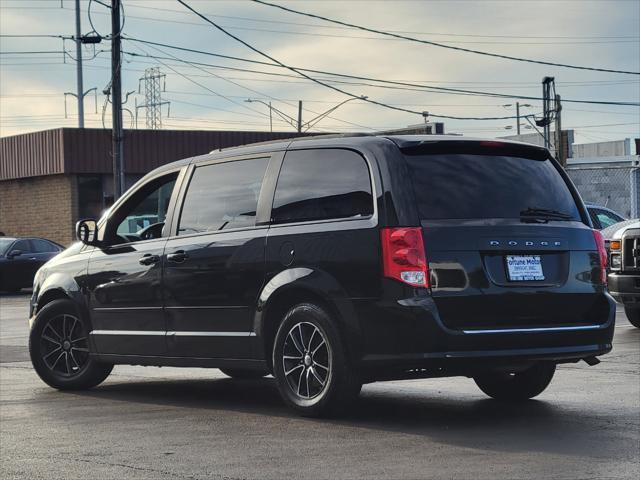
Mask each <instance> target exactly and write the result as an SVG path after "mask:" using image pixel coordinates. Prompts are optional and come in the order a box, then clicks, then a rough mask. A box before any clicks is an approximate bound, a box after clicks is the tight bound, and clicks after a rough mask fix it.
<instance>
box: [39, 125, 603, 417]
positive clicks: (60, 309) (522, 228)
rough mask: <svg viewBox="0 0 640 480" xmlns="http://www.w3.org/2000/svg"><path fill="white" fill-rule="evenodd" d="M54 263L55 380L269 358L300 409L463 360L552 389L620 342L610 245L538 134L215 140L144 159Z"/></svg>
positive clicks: (48, 338) (490, 385)
mask: <svg viewBox="0 0 640 480" xmlns="http://www.w3.org/2000/svg"><path fill="white" fill-rule="evenodd" d="M77 234H78V238H79V239H80V240H81V241H80V242H79V243H76V244H75V245H73V246H72V247H70V248H69V249H67V250H66V251H65V252H63V253H62V254H60V255H58V256H57V257H56V258H55V259H54V260H52V261H51V262H49V263H47V264H46V265H45V266H43V267H42V268H41V269H40V270H39V272H38V274H37V275H36V278H35V281H34V289H33V297H32V300H31V312H30V316H31V320H30V325H31V333H30V344H29V346H30V353H31V360H32V362H33V366H34V368H35V370H36V371H37V373H38V374H39V375H40V377H41V378H42V379H43V380H44V381H45V382H46V383H48V384H49V385H51V386H53V387H55V388H58V389H62V390H66V389H83V388H89V387H93V386H95V385H98V384H99V383H100V382H102V381H103V380H104V379H105V378H106V377H107V376H108V375H109V372H110V371H111V369H112V367H113V365H114V364H133V365H170V366H185V367H214V368H219V369H221V370H222V371H223V372H224V373H225V374H227V375H229V376H231V377H233V378H259V377H262V376H265V375H268V374H272V375H273V376H274V377H275V379H276V382H277V385H278V388H279V390H280V393H281V394H282V397H283V399H284V401H285V402H286V403H287V404H288V405H290V406H291V407H293V408H295V409H297V410H298V411H300V412H301V413H303V414H305V415H321V414H329V413H337V412H338V411H340V410H342V409H344V408H345V407H346V406H347V405H349V403H351V402H352V401H353V400H354V399H355V397H356V396H357V395H358V393H359V391H360V389H361V387H362V384H363V383H367V382H374V381H379V380H393V379H409V378H425V377H442V376H467V377H472V378H473V379H474V380H475V381H476V383H477V384H478V386H479V387H480V389H482V391H483V392H485V393H486V394H487V395H489V396H491V397H493V398H497V399H501V400H511V401H517V400H525V399H528V398H531V397H534V396H536V395H538V394H539V393H541V392H542V391H543V390H544V389H545V388H546V387H547V385H548V384H549V382H550V381H551V379H552V377H553V375H554V371H555V368H556V365H557V364H559V363H568V362H574V363H575V362H578V361H580V360H585V362H586V363H587V364H589V365H594V364H596V363H598V360H597V358H596V356H598V355H602V354H605V353H607V352H609V351H610V350H611V341H612V336H613V329H614V316H615V304H614V302H613V299H612V298H611V297H610V296H609V294H608V293H607V290H606V268H605V267H606V258H607V257H606V252H605V249H604V242H603V240H602V237H601V235H600V233H599V232H597V231H594V230H593V229H592V225H591V220H590V218H589V214H588V212H587V211H586V209H585V206H584V204H583V202H582V200H581V199H580V197H579V195H578V193H577V192H576V189H575V188H574V186H573V185H572V183H571V181H570V180H569V179H568V178H567V175H566V174H565V173H564V171H563V170H562V168H561V167H560V166H559V164H558V163H557V162H556V161H555V160H554V159H553V158H551V156H550V154H549V152H548V151H547V150H545V149H543V148H539V147H536V146H533V145H528V144H521V143H514V142H502V141H500V142H497V141H483V140H473V139H462V138H460V137H446V136H396V137H393V136H390V137H382V136H327V137H315V138H311V139H296V140H291V141H278V142H275V143H266V144H257V145H249V146H244V147H238V148H231V149H226V150H221V151H215V152H212V153H211V154H209V155H203V156H200V157H195V158H190V159H186V160H182V161H178V162H175V163H172V164H169V165H165V166H163V167H161V168H158V169H157V170H155V171H153V172H151V173H149V174H148V175H147V176H145V177H144V178H143V179H142V180H140V181H139V182H138V183H136V184H135V185H134V186H133V187H132V188H131V189H130V190H129V191H127V192H126V194H125V195H123V197H122V198H120V199H119V200H118V201H117V202H116V203H115V204H114V205H113V207H112V208H111V209H110V210H109V211H108V212H107V213H106V214H105V215H104V217H103V218H102V219H101V220H100V221H98V222H96V221H94V220H83V221H81V222H78V226H77Z"/></svg>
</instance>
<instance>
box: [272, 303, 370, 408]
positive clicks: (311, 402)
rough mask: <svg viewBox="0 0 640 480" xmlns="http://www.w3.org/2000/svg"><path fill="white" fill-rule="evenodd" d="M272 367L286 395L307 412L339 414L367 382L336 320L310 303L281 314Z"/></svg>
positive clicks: (283, 394) (281, 393)
mask: <svg viewBox="0 0 640 480" xmlns="http://www.w3.org/2000/svg"><path fill="white" fill-rule="evenodd" d="M273 373H274V376H275V378H276V381H277V384H278V389H279V391H280V395H281V396H282V398H283V399H284V401H285V402H286V403H287V404H288V405H289V406H291V407H293V408H294V409H295V410H297V411H298V412H300V413H301V414H302V415H305V416H313V417H317V416H322V415H336V414H339V413H341V412H343V411H344V410H346V409H347V407H348V406H349V405H350V404H351V403H352V402H353V401H354V400H355V399H356V397H357V396H358V394H359V393H360V389H361V388H362V382H361V381H360V379H359V377H358V375H357V373H356V371H355V369H354V368H353V367H352V366H351V362H350V361H349V357H348V355H347V353H346V350H345V347H344V344H343V341H342V338H341V337H340V334H339V331H338V329H337V327H336V325H335V323H334V321H333V320H332V318H331V317H330V315H329V314H328V313H327V312H326V311H325V310H324V309H323V308H321V307H319V306H317V305H313V304H310V303H302V304H299V305H296V306H295V307H293V308H292V309H291V310H289V312H288V313H287V314H286V315H285V317H284V319H283V320H282V323H281V325H280V328H279V329H278V332H277V333H276V338H275V342H274V345H273Z"/></svg>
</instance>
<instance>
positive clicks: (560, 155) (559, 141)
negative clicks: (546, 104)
mask: <svg viewBox="0 0 640 480" xmlns="http://www.w3.org/2000/svg"><path fill="white" fill-rule="evenodd" d="M555 107H556V142H555V143H556V159H557V160H558V161H559V162H560V165H562V166H563V167H566V166H567V158H566V156H565V149H564V141H563V140H564V139H563V138H562V120H561V114H560V112H562V104H561V103H560V95H557V94H556V97H555Z"/></svg>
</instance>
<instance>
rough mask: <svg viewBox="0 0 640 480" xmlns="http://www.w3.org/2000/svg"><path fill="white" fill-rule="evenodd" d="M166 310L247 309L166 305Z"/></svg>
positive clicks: (235, 306) (226, 306)
mask: <svg viewBox="0 0 640 480" xmlns="http://www.w3.org/2000/svg"><path fill="white" fill-rule="evenodd" d="M164 308H165V309H166V310H205V309H209V310H213V309H231V308H247V309H248V308H249V307H245V306H243V305H185V306H182V305H168V306H166V307H164Z"/></svg>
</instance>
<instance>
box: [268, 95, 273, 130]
mask: <svg viewBox="0 0 640 480" xmlns="http://www.w3.org/2000/svg"><path fill="white" fill-rule="evenodd" d="M269 131H270V132H273V107H272V106H271V102H269Z"/></svg>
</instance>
